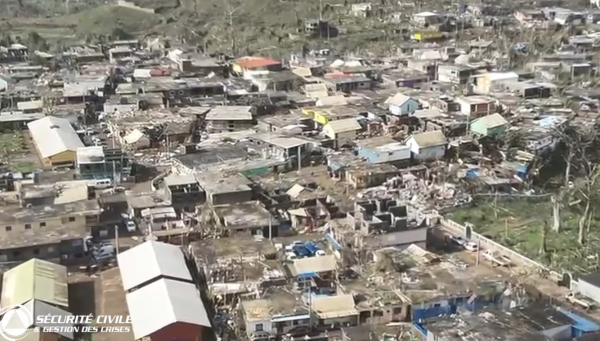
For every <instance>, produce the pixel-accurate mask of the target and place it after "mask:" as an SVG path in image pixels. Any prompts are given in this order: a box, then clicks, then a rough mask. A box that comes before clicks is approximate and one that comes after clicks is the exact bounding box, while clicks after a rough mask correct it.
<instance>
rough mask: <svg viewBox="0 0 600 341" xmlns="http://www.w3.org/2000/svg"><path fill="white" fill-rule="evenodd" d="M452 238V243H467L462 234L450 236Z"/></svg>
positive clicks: (459, 244) (460, 244)
mask: <svg viewBox="0 0 600 341" xmlns="http://www.w3.org/2000/svg"><path fill="white" fill-rule="evenodd" d="M450 239H451V240H452V243H454V244H456V245H458V246H463V245H465V243H466V242H467V241H466V240H465V239H464V238H463V237H461V236H452V238H450Z"/></svg>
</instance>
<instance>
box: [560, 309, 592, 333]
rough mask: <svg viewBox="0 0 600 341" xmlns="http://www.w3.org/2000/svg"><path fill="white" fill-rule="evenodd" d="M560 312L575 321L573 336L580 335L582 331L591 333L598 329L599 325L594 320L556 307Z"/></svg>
mask: <svg viewBox="0 0 600 341" xmlns="http://www.w3.org/2000/svg"><path fill="white" fill-rule="evenodd" d="M556 309H558V311H560V312H561V313H563V314H565V315H567V316H568V317H569V318H570V319H571V320H573V321H575V323H573V329H574V330H573V334H574V335H573V336H581V335H582V334H584V333H591V332H595V331H598V330H600V325H598V324H597V323H596V322H593V321H590V320H588V319H586V318H584V317H582V316H579V315H577V314H575V313H574V312H572V311H570V310H566V309H563V308H560V307H559V308H556Z"/></svg>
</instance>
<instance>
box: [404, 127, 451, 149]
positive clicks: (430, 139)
mask: <svg viewBox="0 0 600 341" xmlns="http://www.w3.org/2000/svg"><path fill="white" fill-rule="evenodd" d="M413 138H414V139H415V141H417V144H418V145H419V148H427V147H434V146H441V145H445V144H447V143H448V140H446V137H445V136H444V134H443V133H442V132H441V131H439V130H435V131H428V132H426V133H421V134H415V135H413Z"/></svg>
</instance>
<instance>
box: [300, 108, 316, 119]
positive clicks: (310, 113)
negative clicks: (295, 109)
mask: <svg viewBox="0 0 600 341" xmlns="http://www.w3.org/2000/svg"><path fill="white" fill-rule="evenodd" d="M302 114H304V115H306V116H308V117H310V118H312V119H313V120H314V119H315V111H314V110H313V109H306V108H302Z"/></svg>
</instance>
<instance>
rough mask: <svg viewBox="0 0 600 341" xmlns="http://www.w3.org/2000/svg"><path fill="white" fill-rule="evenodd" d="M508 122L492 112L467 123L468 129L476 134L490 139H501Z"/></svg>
mask: <svg viewBox="0 0 600 341" xmlns="http://www.w3.org/2000/svg"><path fill="white" fill-rule="evenodd" d="M507 126H508V122H507V121H506V119H504V117H502V115H500V114H492V115H488V116H483V117H480V118H478V119H476V120H474V121H473V122H471V124H470V125H469V130H470V131H471V132H472V133H475V134H476V135H478V136H485V137H489V138H492V139H502V138H503V137H504V133H505V132H506V127H507Z"/></svg>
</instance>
